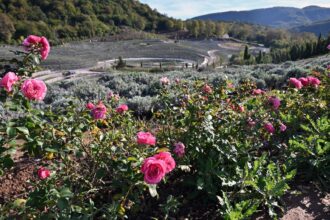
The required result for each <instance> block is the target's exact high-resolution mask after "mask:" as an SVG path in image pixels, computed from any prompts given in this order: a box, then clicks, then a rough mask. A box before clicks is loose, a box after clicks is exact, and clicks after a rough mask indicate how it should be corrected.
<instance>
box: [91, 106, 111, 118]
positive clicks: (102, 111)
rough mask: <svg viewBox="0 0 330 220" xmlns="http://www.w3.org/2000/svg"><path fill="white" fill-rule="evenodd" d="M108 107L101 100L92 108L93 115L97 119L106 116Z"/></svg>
mask: <svg viewBox="0 0 330 220" xmlns="http://www.w3.org/2000/svg"><path fill="white" fill-rule="evenodd" d="M106 113H107V107H106V106H105V105H104V104H103V103H102V102H101V101H100V102H99V103H98V104H97V105H96V106H95V107H94V108H93V110H92V116H93V118H94V119H95V120H98V119H104V118H105V117H106Z"/></svg>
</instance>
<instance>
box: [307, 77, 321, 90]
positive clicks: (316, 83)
mask: <svg viewBox="0 0 330 220" xmlns="http://www.w3.org/2000/svg"><path fill="white" fill-rule="evenodd" d="M307 80H308V83H309V85H311V86H314V87H315V88H317V87H318V86H319V85H320V84H321V81H320V80H319V79H318V78H316V77H313V76H309V77H307Z"/></svg>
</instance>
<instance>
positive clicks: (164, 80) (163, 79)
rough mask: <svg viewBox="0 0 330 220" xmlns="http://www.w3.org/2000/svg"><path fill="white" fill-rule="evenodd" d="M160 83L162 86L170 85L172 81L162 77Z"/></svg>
mask: <svg viewBox="0 0 330 220" xmlns="http://www.w3.org/2000/svg"><path fill="white" fill-rule="evenodd" d="M160 83H161V84H162V85H169V84H170V80H169V79H168V78H167V77H166V76H165V77H162V78H161V79H160Z"/></svg>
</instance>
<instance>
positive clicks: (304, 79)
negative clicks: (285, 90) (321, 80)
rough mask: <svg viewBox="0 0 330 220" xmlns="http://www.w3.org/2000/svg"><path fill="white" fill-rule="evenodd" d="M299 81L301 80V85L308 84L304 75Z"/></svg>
mask: <svg viewBox="0 0 330 220" xmlns="http://www.w3.org/2000/svg"><path fill="white" fill-rule="evenodd" d="M299 81H300V82H301V84H303V86H308V84H309V82H308V79H307V78H306V77H300V78H299Z"/></svg>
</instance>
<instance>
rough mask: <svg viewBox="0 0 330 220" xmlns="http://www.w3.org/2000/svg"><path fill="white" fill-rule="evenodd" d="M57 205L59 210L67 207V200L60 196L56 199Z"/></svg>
mask: <svg viewBox="0 0 330 220" xmlns="http://www.w3.org/2000/svg"><path fill="white" fill-rule="evenodd" d="M57 206H58V208H59V209H60V210H61V211H63V210H65V209H67V208H68V207H69V202H68V200H67V199H66V198H60V199H59V200H58V201H57Z"/></svg>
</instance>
